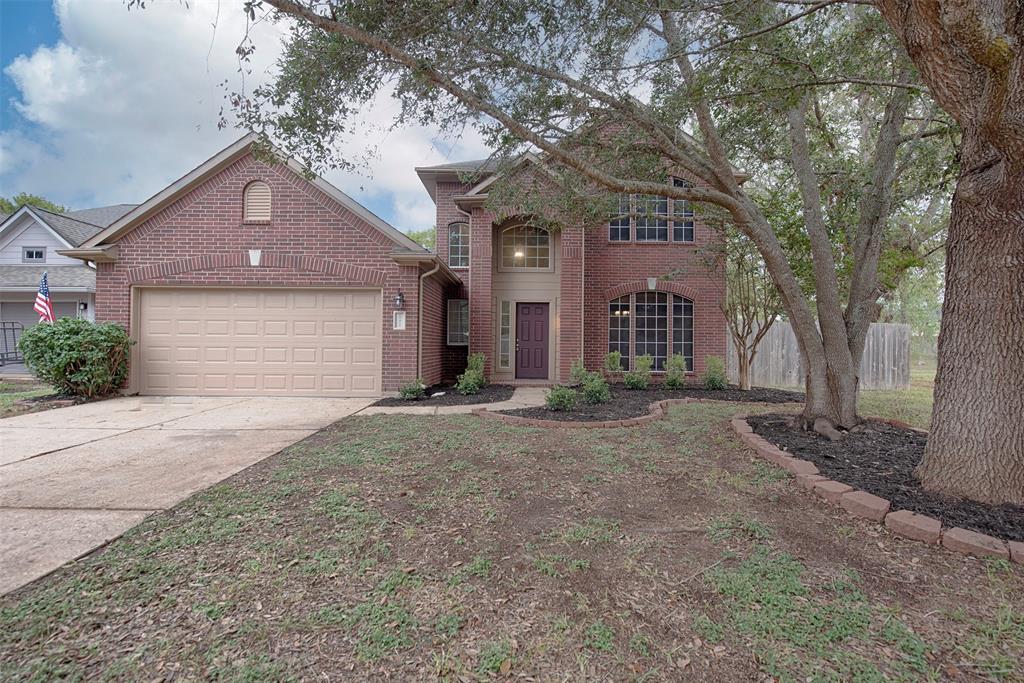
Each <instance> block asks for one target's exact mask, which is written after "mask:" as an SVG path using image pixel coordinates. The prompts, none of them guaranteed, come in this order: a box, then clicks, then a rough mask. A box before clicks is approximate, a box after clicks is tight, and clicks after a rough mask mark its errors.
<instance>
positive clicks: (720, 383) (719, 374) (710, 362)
mask: <svg viewBox="0 0 1024 683" xmlns="http://www.w3.org/2000/svg"><path fill="white" fill-rule="evenodd" d="M705 363H706V365H705V368H704V374H703V375H701V381H702V382H703V383H704V388H705V389H712V390H715V391H718V390H721V389H725V388H727V387H728V386H729V378H728V377H727V376H726V374H725V361H723V360H722V359H721V358H719V357H718V356H708V357H707V360H706V361H705Z"/></svg>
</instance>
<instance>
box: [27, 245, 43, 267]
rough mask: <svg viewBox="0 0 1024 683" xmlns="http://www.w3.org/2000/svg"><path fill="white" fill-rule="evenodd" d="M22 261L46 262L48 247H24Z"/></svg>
mask: <svg viewBox="0 0 1024 683" xmlns="http://www.w3.org/2000/svg"><path fill="white" fill-rule="evenodd" d="M21 262H22V263H46V247H22V248H21Z"/></svg>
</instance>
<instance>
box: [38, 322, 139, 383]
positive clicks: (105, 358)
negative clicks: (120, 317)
mask: <svg viewBox="0 0 1024 683" xmlns="http://www.w3.org/2000/svg"><path fill="white" fill-rule="evenodd" d="M132 344H133V342H132V340H131V339H130V338H129V337H128V332H126V331H125V329H124V328H123V327H121V326H120V325H118V324H117V323H98V324H97V323H93V322H89V321H88V320H80V319H78V318H61V319H59V320H58V321H57V322H55V323H53V324H48V323H40V324H39V325H34V326H32V327H30V328H28V329H27V330H25V333H24V334H23V335H22V337H21V341H20V342H18V348H20V349H21V353H22V355H24V356H25V365H27V366H28V368H29V370H31V371H32V374H34V375H35V376H36V377H38V378H39V379H40V380H42V381H44V382H46V383H48V384H52V385H53V386H54V388H55V389H57V390H58V391H59V392H60V393H62V394H69V395H74V396H86V397H93V396H105V395H107V394H112V393H114V392H115V391H117V390H118V389H119V388H120V387H121V384H123V383H124V380H125V378H126V377H128V349H129V348H131V345H132Z"/></svg>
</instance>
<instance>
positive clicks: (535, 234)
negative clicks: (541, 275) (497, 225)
mask: <svg viewBox="0 0 1024 683" xmlns="http://www.w3.org/2000/svg"><path fill="white" fill-rule="evenodd" d="M501 267H502V268H504V269H509V270H517V269H548V268H550V267H551V235H550V233H548V231H547V230H544V229H543V228H535V227H533V226H532V225H517V226H514V227H511V228H505V229H504V230H502V232H501Z"/></svg>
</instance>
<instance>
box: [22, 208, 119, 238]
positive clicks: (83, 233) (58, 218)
mask: <svg viewBox="0 0 1024 683" xmlns="http://www.w3.org/2000/svg"><path fill="white" fill-rule="evenodd" d="M30 209H31V211H32V213H34V214H35V215H36V216H38V217H39V218H40V219H42V220H43V221H45V222H46V224H47V225H48V226H50V228H52V229H53V231H54V232H55V233H57V234H58V235H60V236H61V238H63V240H64V241H65V242H67V243H68V244H70V245H71V246H73V247H77V246H78V245H79V244H81V243H82V242H84V241H86V240H87V239H89V238H91V237H94V236H95V235H98V234H100V233H101V232H103V226H102V225H94V224H92V223H89V222H86V221H83V220H78V219H76V218H72V217H70V216H69V215H68V214H63V213H55V212H53V211H47V210H46V209H40V208H39V207H38V206H33V207H30Z"/></svg>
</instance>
